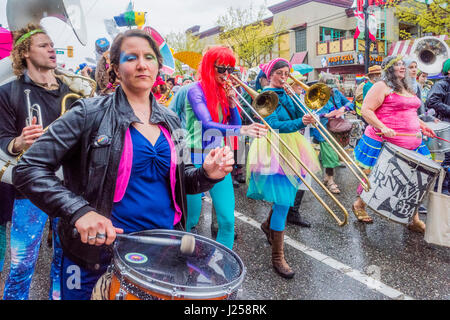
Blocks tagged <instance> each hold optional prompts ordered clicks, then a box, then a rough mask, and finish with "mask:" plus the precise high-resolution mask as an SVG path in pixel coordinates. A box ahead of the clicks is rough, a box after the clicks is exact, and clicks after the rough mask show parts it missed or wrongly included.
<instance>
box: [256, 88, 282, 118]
mask: <svg viewBox="0 0 450 320" xmlns="http://www.w3.org/2000/svg"><path fill="white" fill-rule="evenodd" d="M277 107H278V95H277V94H276V93H275V92H273V91H265V92H262V93H260V94H259V95H257V96H256V98H255V100H254V101H253V108H255V109H256V111H258V113H259V114H260V115H261V116H262V117H263V118H265V117H268V116H270V115H271V114H272V113H273V112H274V111H275V109H276V108H277Z"/></svg>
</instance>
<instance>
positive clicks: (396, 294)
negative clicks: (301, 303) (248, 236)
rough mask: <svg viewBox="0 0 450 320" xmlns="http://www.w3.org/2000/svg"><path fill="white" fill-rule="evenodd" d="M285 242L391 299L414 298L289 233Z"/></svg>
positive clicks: (257, 225) (254, 223)
mask: <svg viewBox="0 0 450 320" xmlns="http://www.w3.org/2000/svg"><path fill="white" fill-rule="evenodd" d="M203 200H204V201H206V202H208V203H210V204H212V200H211V198H209V197H205V198H203ZM234 216H235V217H236V218H238V219H239V220H241V221H243V222H245V223H247V224H249V225H251V226H253V227H255V228H257V229H259V228H260V225H261V222H258V221H256V220H254V219H252V218H250V217H248V216H246V215H245V214H243V213H240V212H238V211H234ZM284 242H285V243H286V244H288V245H290V246H292V247H294V248H295V249H297V250H299V251H301V252H303V253H305V254H307V255H308V256H310V257H311V258H313V259H316V260H317V261H319V262H322V263H324V264H326V265H327V266H329V267H331V268H333V269H335V270H337V271H339V272H341V273H343V274H345V275H346V276H348V277H350V278H352V279H354V280H356V281H358V282H360V283H362V284H364V285H366V286H367V287H368V288H369V289H372V290H375V291H377V292H379V293H381V294H383V295H385V296H387V297H389V298H391V299H394V300H414V298H413V297H410V296H408V295H406V294H404V293H403V292H401V291H398V290H397V289H394V288H392V287H390V286H388V285H386V284H384V283H382V282H381V281H379V280H377V279H375V278H373V277H370V276H368V275H366V274H364V273H363V272H361V271H359V270H356V269H353V268H352V267H350V266H348V265H346V264H344V263H342V262H339V261H337V260H335V259H333V258H331V257H329V256H327V255H326V254H323V253H321V252H319V251H317V250H314V249H312V248H310V247H308V246H306V245H304V244H302V243H300V242H298V241H297V240H294V239H292V238H290V237H289V236H287V235H285V236H284Z"/></svg>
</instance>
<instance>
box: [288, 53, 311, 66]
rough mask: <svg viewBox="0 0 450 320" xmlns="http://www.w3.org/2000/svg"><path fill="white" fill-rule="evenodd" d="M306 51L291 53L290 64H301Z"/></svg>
mask: <svg viewBox="0 0 450 320" xmlns="http://www.w3.org/2000/svg"><path fill="white" fill-rule="evenodd" d="M307 54H308V51H302V52H296V53H294V54H293V55H292V58H291V64H302V63H303V61H304V60H305V58H306V55H307Z"/></svg>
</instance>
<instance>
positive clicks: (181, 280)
mask: <svg viewBox="0 0 450 320" xmlns="http://www.w3.org/2000/svg"><path fill="white" fill-rule="evenodd" d="M186 234H188V233H186V232H182V231H174V230H148V231H141V232H136V233H133V234H132V235H136V236H152V237H159V238H166V239H176V240H181V238H182V236H183V235H186ZM189 235H192V236H194V237H195V249H194V252H193V253H192V254H191V255H184V254H182V253H181V252H180V246H179V245H154V244H143V243H140V242H137V241H134V240H130V239H118V240H116V243H115V245H114V267H115V271H116V272H119V273H120V276H122V277H124V278H126V279H127V280H128V282H132V283H135V284H137V285H138V286H140V287H143V288H145V289H147V290H149V291H151V292H156V293H158V294H162V295H166V296H170V297H177V298H180V297H181V298H186V299H213V298H220V297H223V296H227V295H230V294H231V293H233V292H234V291H236V290H237V289H238V287H239V286H240V285H241V284H242V282H243V279H244V275H245V267H244V264H243V263H242V261H241V259H240V258H239V256H237V255H236V254H235V253H234V252H233V251H231V250H230V249H228V248H227V247H225V246H223V245H222V244H220V243H218V242H216V241H213V240H211V239H208V238H205V237H202V236H199V235H194V234H190V233H189Z"/></svg>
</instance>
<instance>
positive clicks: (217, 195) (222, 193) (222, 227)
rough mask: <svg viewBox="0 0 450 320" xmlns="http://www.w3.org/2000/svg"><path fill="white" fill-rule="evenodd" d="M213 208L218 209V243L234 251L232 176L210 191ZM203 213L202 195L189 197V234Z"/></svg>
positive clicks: (187, 228) (228, 176)
mask: <svg viewBox="0 0 450 320" xmlns="http://www.w3.org/2000/svg"><path fill="white" fill-rule="evenodd" d="M209 194H210V195H211V198H212V202H213V206H214V208H215V209H216V214H217V224H218V225H219V230H218V232H217V238H216V241H217V242H219V243H221V244H223V245H224V246H226V247H227V248H229V249H233V244H234V189H233V181H232V179H231V174H228V175H226V177H225V179H224V180H222V181H221V182H219V183H217V184H215V185H214V187H212V189H211V190H210V191H209ZM201 211H202V195H201V194H188V195H187V222H186V230H187V231H188V232H189V231H190V230H191V229H192V228H193V227H194V226H196V225H197V223H198V220H199V219H200V213H201Z"/></svg>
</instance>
